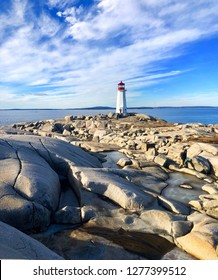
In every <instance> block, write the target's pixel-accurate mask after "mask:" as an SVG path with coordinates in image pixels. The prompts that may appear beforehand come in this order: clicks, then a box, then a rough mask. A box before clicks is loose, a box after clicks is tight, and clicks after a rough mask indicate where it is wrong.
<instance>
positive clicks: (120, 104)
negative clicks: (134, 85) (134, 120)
mask: <svg viewBox="0 0 218 280" xmlns="http://www.w3.org/2000/svg"><path fill="white" fill-rule="evenodd" d="M116 113H118V114H126V113H127V107H126V89H125V84H124V83H123V82H122V81H121V82H119V84H118V88H117V106H116Z"/></svg>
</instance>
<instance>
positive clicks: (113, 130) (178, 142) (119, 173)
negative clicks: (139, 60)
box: [0, 114, 218, 259]
mask: <svg viewBox="0 0 218 280" xmlns="http://www.w3.org/2000/svg"><path fill="white" fill-rule="evenodd" d="M211 131H213V132H212V133H216V132H215V130H211V126H204V125H202V124H187V125H178V124H175V125H174V124H169V123H166V122H165V121H163V120H160V119H157V118H153V117H150V116H147V115H134V114H133V115H130V116H128V117H126V118H119V119H117V116H116V115H113V114H111V115H110V116H109V115H98V116H94V117H91V116H86V117H85V116H81V117H76V116H67V117H66V118H65V119H64V120H58V121H54V120H49V121H41V122H36V123H28V124H15V125H14V126H13V128H10V129H9V128H5V129H4V130H2V134H1V137H0V139H1V140H0V145H1V149H0V161H1V164H0V220H1V221H3V222H5V223H8V224H10V225H12V226H14V227H16V228H18V229H21V230H23V231H26V230H28V231H29V232H31V234H32V235H33V236H34V237H35V238H38V239H39V240H40V241H42V242H43V243H45V244H46V245H47V246H48V247H49V248H50V249H52V250H53V251H55V252H56V253H58V254H60V255H62V256H63V257H64V258H70V259H76V258H80V259H82V258H83V255H84V256H85V258H86V259H95V258H98V257H97V255H98V256H101V257H100V258H102V259H106V258H107V257H108V258H113V257H112V255H113V253H112V252H115V251H116V252H117V255H116V258H120V259H122V258H123V259H131V258H132V259H139V258H143V259H162V258H165V255H167V254H170V251H171V250H174V249H175V248H174V247H175V246H177V250H182V251H183V252H184V251H187V252H189V253H190V254H191V255H192V256H193V258H199V259H210V258H211V259H217V253H218V252H217V245H218V240H217V238H216V236H215V232H217V227H218V222H217V218H218V215H217V207H218V205H217V177H216V176H217V172H216V171H217V166H216V165H217V162H216V158H217V156H218V149H217V146H216V145H215V144H212V145H211V144H205V143H202V142H194V141H193V139H194V138H197V137H199V135H200V136H201V137H202V136H205V137H206V136H208V135H210V133H211ZM16 133H17V134H16ZM18 133H19V134H18ZM31 133H32V135H29V134H31ZM27 134H28V135H27ZM38 135H41V136H40V137H39V136H38ZM45 136H49V137H45ZM201 139H202V138H201ZM62 140H63V141H62ZM81 148H82V149H81ZM184 149H186V150H187V156H188V162H187V163H185V164H184V162H181V153H182V152H183V151H184ZM84 150H85V151H84ZM87 151H88V152H87ZM105 151H110V152H109V155H110V154H112V153H111V151H116V152H114V153H116V155H113V156H114V157H115V160H114V161H110V159H109V156H108V154H107V153H105ZM105 161H106V162H105ZM182 164H184V166H180V165H182ZM199 215H200V216H199ZM17 217H19V219H18V218H17ZM201 219H202V220H205V221H207V222H205V224H204V223H203V224H202V223H201V222H200V220H201ZM52 223H55V224H62V225H64V226H65V227H68V226H69V225H70V226H71V227H76V228H75V229H70V230H62V231H61V232H59V233H55V232H54V233H52V234H51V235H50V237H52V238H49V239H48V238H47V237H46V236H45V235H44V233H41V231H43V230H46V228H48V227H50V225H51V224H52ZM207 223H208V224H210V226H207ZM201 226H202V227H201ZM34 232H35V233H34ZM46 234H47V233H46ZM195 238H196V240H197V241H196V242H194V241H193V240H194V239H195ZM51 240H53V241H51ZM58 240H61V242H58ZM78 240H80V242H79V241H78ZM56 243H57V244H58V245H55V244H56ZM90 243H91V245H90ZM154 243H155V244H156V245H155V246H154ZM199 244H201V245H202V249H201V250H199V252H198V246H199ZM69 246H72V248H70V249H69ZM73 247H74V248H73ZM126 250H128V253H127V252H126ZM207 251H208V252H207ZM81 252H83V253H81ZM172 254H173V253H172ZM166 258H167V257H166ZM185 258H186V257H185ZM187 258H192V257H191V256H188V257H187Z"/></svg>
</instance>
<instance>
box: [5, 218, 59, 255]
mask: <svg viewBox="0 0 218 280" xmlns="http://www.w3.org/2000/svg"><path fill="white" fill-rule="evenodd" d="M0 259H24V260H29V259H31V260H62V259H63V258H62V257H60V256H59V255H57V254H56V253H54V252H53V251H51V250H49V249H48V248H47V247H45V246H44V245H42V243H40V242H38V241H36V240H35V239H33V238H31V237H29V236H28V235H26V234H24V233H22V232H20V231H19V230H17V229H15V228H13V227H11V226H9V225H7V224H5V223H2V222H0Z"/></svg>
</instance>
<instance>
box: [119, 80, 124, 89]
mask: <svg viewBox="0 0 218 280" xmlns="http://www.w3.org/2000/svg"><path fill="white" fill-rule="evenodd" d="M118 90H125V84H124V83H123V82H122V81H121V82H119V83H118Z"/></svg>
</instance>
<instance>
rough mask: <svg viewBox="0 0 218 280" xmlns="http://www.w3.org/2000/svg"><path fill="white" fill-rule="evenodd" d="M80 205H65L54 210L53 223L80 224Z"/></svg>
mask: <svg viewBox="0 0 218 280" xmlns="http://www.w3.org/2000/svg"><path fill="white" fill-rule="evenodd" d="M80 215H81V214H80V207H72V206H65V207H63V208H62V209H59V210H58V211H57V212H55V214H54V216H53V221H54V223H57V224H81V216H80Z"/></svg>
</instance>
